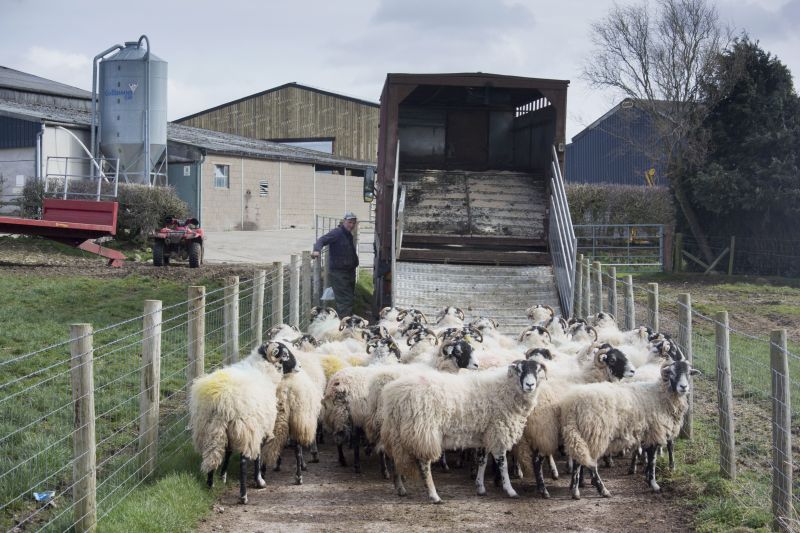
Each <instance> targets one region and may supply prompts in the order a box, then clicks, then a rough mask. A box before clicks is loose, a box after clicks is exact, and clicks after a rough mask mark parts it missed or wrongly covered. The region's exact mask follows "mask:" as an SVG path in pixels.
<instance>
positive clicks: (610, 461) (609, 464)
mask: <svg viewBox="0 0 800 533" xmlns="http://www.w3.org/2000/svg"><path fill="white" fill-rule="evenodd" d="M603 464H604V465H605V466H606V468H613V467H614V458H613V457H611V456H610V455H604V456H603Z"/></svg>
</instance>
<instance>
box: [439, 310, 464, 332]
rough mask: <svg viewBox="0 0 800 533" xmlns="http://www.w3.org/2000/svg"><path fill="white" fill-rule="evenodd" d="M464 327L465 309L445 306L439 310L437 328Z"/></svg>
mask: <svg viewBox="0 0 800 533" xmlns="http://www.w3.org/2000/svg"><path fill="white" fill-rule="evenodd" d="M462 327H464V311H462V310H461V309H459V308H458V307H453V306H449V307H445V308H444V309H442V310H441V311H439V314H438V316H437V317H436V327H435V329H436V330H439V331H441V330H444V329H446V328H462Z"/></svg>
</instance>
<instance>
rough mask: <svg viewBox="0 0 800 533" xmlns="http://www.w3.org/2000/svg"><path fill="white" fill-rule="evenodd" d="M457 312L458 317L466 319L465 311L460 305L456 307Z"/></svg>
mask: <svg viewBox="0 0 800 533" xmlns="http://www.w3.org/2000/svg"><path fill="white" fill-rule="evenodd" d="M456 314H457V315H458V318H460V319H461V320H464V311H462V310H461V309H459V308H458V307H456Z"/></svg>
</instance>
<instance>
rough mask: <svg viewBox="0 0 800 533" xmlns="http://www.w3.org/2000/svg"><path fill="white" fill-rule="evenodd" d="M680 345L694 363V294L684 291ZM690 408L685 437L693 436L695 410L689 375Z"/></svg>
mask: <svg viewBox="0 0 800 533" xmlns="http://www.w3.org/2000/svg"><path fill="white" fill-rule="evenodd" d="M678 346H679V347H680V349H681V351H683V355H684V356H685V357H686V360H687V361H689V364H692V358H693V357H694V356H693V354H692V295H691V294H689V293H688V292H684V293H681V294H679V295H678ZM687 400H689V408H688V409H687V410H686V415H685V416H684V417H683V426H681V432H680V436H681V437H682V438H684V439H691V438H692V430H693V425H692V424H693V416H694V415H693V413H692V411H693V410H694V382H693V378H692V376H689V396H688V398H687Z"/></svg>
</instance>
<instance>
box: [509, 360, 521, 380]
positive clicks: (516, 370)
mask: <svg viewBox="0 0 800 533" xmlns="http://www.w3.org/2000/svg"><path fill="white" fill-rule="evenodd" d="M514 374H517V375H520V374H522V361H514V363H513V364H510V365H508V377H511V376H513V375H514Z"/></svg>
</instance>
